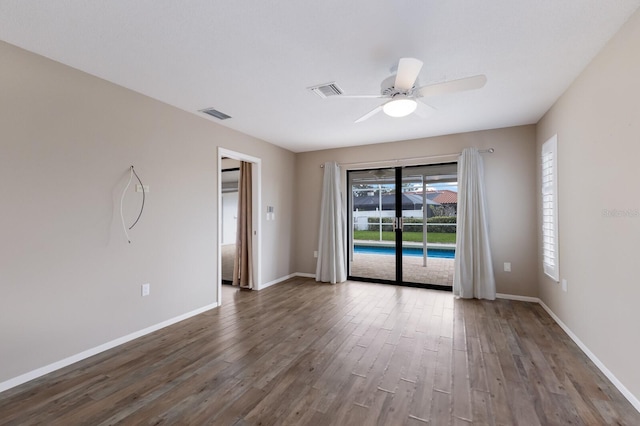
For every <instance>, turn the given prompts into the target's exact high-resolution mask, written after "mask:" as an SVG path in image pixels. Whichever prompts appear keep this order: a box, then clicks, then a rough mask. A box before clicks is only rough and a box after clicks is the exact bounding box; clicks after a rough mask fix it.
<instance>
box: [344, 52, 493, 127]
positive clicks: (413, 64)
mask: <svg viewBox="0 0 640 426" xmlns="http://www.w3.org/2000/svg"><path fill="white" fill-rule="evenodd" d="M421 69H422V61H421V60H419V59H415V58H401V59H400V61H399V62H398V71H397V72H396V75H395V76H393V75H392V76H391V77H389V78H387V79H385V80H384V81H383V82H382V85H381V88H382V90H381V93H380V94H379V95H342V96H336V98H382V99H389V100H388V101H386V102H385V103H383V104H382V105H379V106H377V107H376V108H374V109H373V110H371V111H369V112H368V113H366V114H365V115H363V116H362V117H360V118H359V119H357V120H356V121H355V122H356V123H361V122H363V121H365V120H367V119H369V118H371V117H373V116H374V115H376V114H377V113H379V112H380V111H384V113H385V114H387V115H388V116H391V117H405V116H407V115H409V114H411V113H413V112H415V113H416V115H418V116H421V117H427V116H428V115H429V113H431V112H432V111H434V108H433V107H431V106H429V105H427V104H425V103H424V102H422V101H421V100H420V99H419V98H422V97H425V98H426V97H429V96H437V95H445V94H449V93H455V92H462V91H464V90H474V89H480V88H481V87H483V86H484V85H485V84H486V83H487V77H486V76H485V75H483V74H480V75H475V76H472V77H466V78H461V79H459V80H450V81H445V82H442V83H435V84H429V85H426V86H422V87H415V85H416V81H417V79H418V74H419V73H420V70H421Z"/></svg>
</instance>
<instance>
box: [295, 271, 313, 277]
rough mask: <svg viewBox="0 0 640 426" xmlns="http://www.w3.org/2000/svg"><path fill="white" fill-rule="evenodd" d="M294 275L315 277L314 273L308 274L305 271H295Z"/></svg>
mask: <svg viewBox="0 0 640 426" xmlns="http://www.w3.org/2000/svg"><path fill="white" fill-rule="evenodd" d="M293 275H295V276H296V277H305V278H315V277H316V274H309V273H307V272H296V273H295V274H293Z"/></svg>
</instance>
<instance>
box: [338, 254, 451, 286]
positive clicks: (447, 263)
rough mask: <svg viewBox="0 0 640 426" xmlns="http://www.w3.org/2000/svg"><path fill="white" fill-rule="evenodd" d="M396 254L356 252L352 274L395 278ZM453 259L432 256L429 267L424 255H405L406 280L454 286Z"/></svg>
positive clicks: (383, 278) (404, 276) (428, 260)
mask: <svg viewBox="0 0 640 426" xmlns="http://www.w3.org/2000/svg"><path fill="white" fill-rule="evenodd" d="M395 261H396V260H395V256H390V255H381V254H363V253H354V255H353V262H352V263H351V276H353V277H362V278H377V279H382V280H395V278H396V277H395V274H396V271H395ZM453 265H454V260H453V259H442V258H437V257H430V258H428V259H427V267H423V266H422V257H418V256H405V257H403V263H402V272H403V278H404V281H407V282H414V283H420V284H434V285H441V286H447V287H452V286H453V271H454V268H453Z"/></svg>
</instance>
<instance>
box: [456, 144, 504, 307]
mask: <svg viewBox="0 0 640 426" xmlns="http://www.w3.org/2000/svg"><path fill="white" fill-rule="evenodd" d="M458 191H459V192H458V231H457V237H456V259H455V275H454V278H453V294H454V295H456V296H459V297H462V298H465V299H470V298H477V299H489V300H494V299H495V298H496V282H495V278H494V275H493V265H492V263H491V249H490V247H489V229H488V226H487V220H488V219H487V205H486V199H485V188H484V170H483V165H482V157H481V156H480V153H479V152H478V150H477V149H475V148H466V149H465V150H463V151H462V155H461V158H460V163H459V164H458Z"/></svg>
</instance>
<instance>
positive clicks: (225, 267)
mask: <svg viewBox="0 0 640 426" xmlns="http://www.w3.org/2000/svg"><path fill="white" fill-rule="evenodd" d="M241 162H246V163H250V164H251V171H252V173H251V197H250V198H251V204H252V208H251V228H252V232H251V239H252V244H251V247H252V250H251V259H252V261H251V265H252V274H251V276H252V280H253V288H254V289H259V288H260V275H261V274H260V271H261V265H262V263H261V260H262V259H261V250H260V247H261V238H260V237H261V229H260V206H261V176H262V175H261V165H262V162H261V160H260V159H259V158H257V157H253V156H250V155H247V154H243V153H240V152H236V151H231V150H228V149H225V148H218V263H217V265H218V274H217V278H218V279H217V286H216V288H217V300H218V305H219V306H220V305H222V283H223V280H224V281H231V280H232V279H233V261H234V258H235V255H236V250H235V249H234V247H235V241H236V233H237V229H238V222H237V220H238V212H239V210H238V203H239V197H238V193H239V192H238V182H239V178H236V177H235V176H234V172H235V173H237V174H238V175H239V173H240V172H239V170H238V171H234V170H233V169H235V168H236V166H238V165H239V164H240V163H241ZM234 185H235V188H234ZM234 189H235V190H234ZM231 251H232V252H233V253H232V254H229V253H230V252H231ZM229 264H230V266H229Z"/></svg>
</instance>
